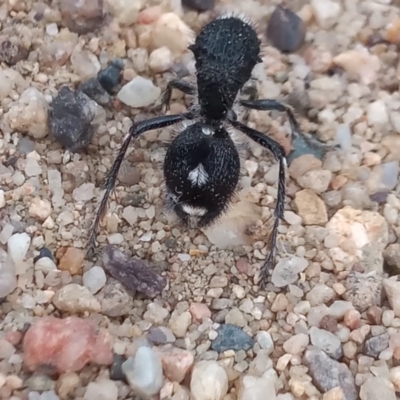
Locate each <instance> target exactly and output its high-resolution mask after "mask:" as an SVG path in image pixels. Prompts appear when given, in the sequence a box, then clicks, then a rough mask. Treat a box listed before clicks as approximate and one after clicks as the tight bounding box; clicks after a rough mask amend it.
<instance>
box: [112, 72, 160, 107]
mask: <svg viewBox="0 0 400 400" xmlns="http://www.w3.org/2000/svg"><path fill="white" fill-rule="evenodd" d="M160 94H161V89H160V88H158V87H157V86H155V85H154V84H153V82H152V81H151V80H150V79H146V78H143V77H141V76H136V77H135V78H133V79H132V80H131V81H130V82H128V83H127V84H126V85H125V86H123V87H122V89H121V90H120V91H119V92H118V94H117V97H118V99H119V100H120V101H121V102H122V103H124V104H126V105H128V106H130V107H134V108H140V107H147V106H149V105H150V104H152V103H154V102H155V101H156V100H157V99H158V98H159V96H160Z"/></svg>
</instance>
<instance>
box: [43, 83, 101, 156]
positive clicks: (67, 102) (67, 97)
mask: <svg viewBox="0 0 400 400" xmlns="http://www.w3.org/2000/svg"><path fill="white" fill-rule="evenodd" d="M90 103H94V102H93V100H91V99H90V97H88V96H87V95H86V94H85V93H83V92H81V91H79V90H78V91H72V90H71V89H70V88H69V87H68V86H63V87H62V88H61V89H60V90H59V92H58V95H57V96H56V97H55V98H54V99H53V103H52V107H51V109H50V112H49V126H50V130H51V132H52V134H53V135H54V137H55V139H56V140H57V141H58V142H60V143H61V144H62V145H63V146H64V147H65V148H67V149H68V150H70V151H71V152H80V151H83V150H85V149H86V148H87V146H88V145H89V144H90V142H91V140H92V138H93V135H94V128H93V126H92V124H91V122H92V120H93V118H94V116H95V112H94V110H93V108H92V105H91V104H90Z"/></svg>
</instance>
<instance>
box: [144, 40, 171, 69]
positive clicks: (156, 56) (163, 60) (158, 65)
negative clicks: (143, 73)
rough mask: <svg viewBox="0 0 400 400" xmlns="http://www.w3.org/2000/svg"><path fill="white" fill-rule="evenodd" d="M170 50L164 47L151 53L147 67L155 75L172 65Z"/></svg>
mask: <svg viewBox="0 0 400 400" xmlns="http://www.w3.org/2000/svg"><path fill="white" fill-rule="evenodd" d="M173 61H174V60H173V57H172V53H171V50H170V49H169V48H168V47H166V46H164V47H160V48H159V49H156V50H154V51H152V52H151V54H150V56H149V67H150V69H151V70H152V71H154V72H156V73H160V72H165V71H167V70H168V69H169V68H171V66H172V64H173Z"/></svg>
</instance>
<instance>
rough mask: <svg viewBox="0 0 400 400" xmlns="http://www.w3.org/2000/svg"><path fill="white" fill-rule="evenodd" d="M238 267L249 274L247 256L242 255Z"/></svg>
mask: <svg viewBox="0 0 400 400" xmlns="http://www.w3.org/2000/svg"><path fill="white" fill-rule="evenodd" d="M236 268H237V269H238V271H239V272H240V273H241V274H245V275H247V274H248V273H249V262H248V260H247V258H245V257H241V258H239V260H237V262H236Z"/></svg>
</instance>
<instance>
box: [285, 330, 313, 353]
mask: <svg viewBox="0 0 400 400" xmlns="http://www.w3.org/2000/svg"><path fill="white" fill-rule="evenodd" d="M309 343H310V338H309V336H308V335H307V334H305V333H298V334H297V335H293V336H292V337H290V338H289V339H288V340H286V341H285V342H284V343H283V349H284V350H285V351H286V353H289V354H301V353H302V352H303V351H304V350H305V349H306V347H307V346H308V344H309Z"/></svg>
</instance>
